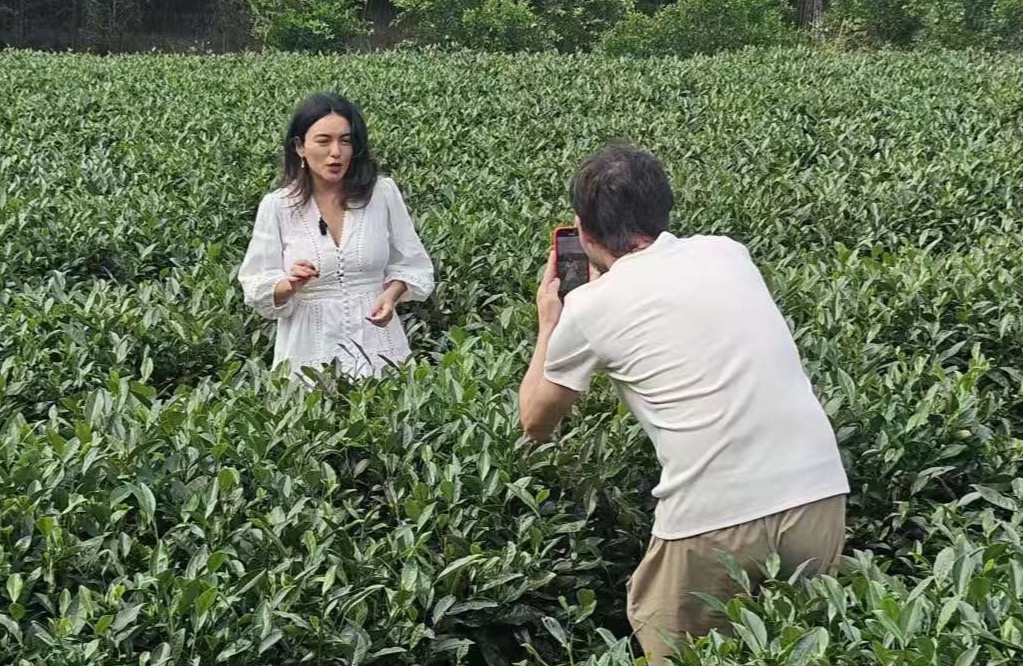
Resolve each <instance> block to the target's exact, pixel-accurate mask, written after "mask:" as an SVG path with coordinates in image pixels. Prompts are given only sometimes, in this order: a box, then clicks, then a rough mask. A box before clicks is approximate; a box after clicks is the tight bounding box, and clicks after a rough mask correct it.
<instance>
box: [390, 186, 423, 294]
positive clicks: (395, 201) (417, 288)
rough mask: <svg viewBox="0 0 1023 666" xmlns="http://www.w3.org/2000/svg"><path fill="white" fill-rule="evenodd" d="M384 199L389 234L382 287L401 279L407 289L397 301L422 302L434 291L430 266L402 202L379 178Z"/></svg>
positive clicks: (397, 191)
mask: <svg viewBox="0 0 1023 666" xmlns="http://www.w3.org/2000/svg"><path fill="white" fill-rule="evenodd" d="M381 180H382V181H383V185H384V188H383V189H384V196H385V197H386V199H387V224H388V229H389V231H390V247H391V250H390V259H389V260H388V262H387V269H386V270H385V271H384V284H387V283H388V282H392V281H394V280H401V281H402V282H404V283H405V284H406V285H407V286H408V289H407V290H406V291H405V293H404V294H402V296H401V298H400V299H399V302H404V301H425V300H426V299H427V298H428V297H429V296H430V294H431V293H433V288H434V276H433V263H432V262H431V261H430V257H429V255H428V254H427V253H426V248H424V247H423V243H422V241H420V240H419V236H418V235H417V234H416V230H415V228H414V227H413V226H412V219H411V217H409V213H408V209H407V208H406V207H405V201H404V199H403V198H402V196H401V192H400V191H399V190H398V186H397V185H396V184H395V182H394V181H393V180H392V179H390V178H382V179H381Z"/></svg>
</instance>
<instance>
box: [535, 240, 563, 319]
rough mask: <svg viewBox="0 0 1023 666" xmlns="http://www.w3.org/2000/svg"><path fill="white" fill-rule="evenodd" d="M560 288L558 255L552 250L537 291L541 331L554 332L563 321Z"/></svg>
mask: <svg viewBox="0 0 1023 666" xmlns="http://www.w3.org/2000/svg"><path fill="white" fill-rule="evenodd" d="M560 287H561V279H560V278H559V277H558V257H557V253H556V252H555V251H554V250H551V253H550V255H548V257H547V268H545V269H544V272H543V277H542V278H540V287H539V289H537V291H536V312H537V317H538V319H539V325H540V330H541V331H543V330H546V331H547V332H550V331H553V330H554V327H555V326H557V325H558V321H559V320H560V319H561V308H562V304H561V297H560V296H559V295H558V290H559V288H560Z"/></svg>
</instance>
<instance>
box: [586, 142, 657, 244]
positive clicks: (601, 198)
mask: <svg viewBox="0 0 1023 666" xmlns="http://www.w3.org/2000/svg"><path fill="white" fill-rule="evenodd" d="M569 193H570V197H571V199H572V209H573V210H574V211H575V214H576V215H578V216H579V223H580V224H581V225H582V228H583V229H584V230H585V231H586V233H587V234H589V235H590V236H592V237H593V240H595V241H596V242H597V243H600V244H601V245H602V246H604V247H605V248H607V250H608V251H609V252H610V253H611V254H613V255H614V256H616V257H621V256H623V255H626V254H628V253H629V252H631V251H632V250H633V249H635V247H636V240H637V239H650V240H653V239H656V238H657V237H658V236H659V235H660V234H661V232H663V231H667V229H668V223H669V219H670V218H669V215H670V213H671V209H672V208H673V207H674V205H675V197H674V195H673V194H672V191H671V181H669V180H668V175H667V174H666V173H665V172H664V168H663V167H662V166H661V163H660V162H659V161H658V160H657V158H656V157H654V156H653V155H651V154H650V153H648V152H645V151H643V150H640V149H639V148H636V147H634V146H633V145H631V144H629V143H626V142H613V143H611V144H609V145H608V146H607V147H605V148H604V149H603V150H601V151H600V152H598V153H596V154H594V155H591V156H590V157H588V158H587V159H586V161H585V162H583V163H582V165H581V166H580V167H579V169H578V170H577V171H576V173H575V175H574V176H573V177H572V184H571V185H570V187H569Z"/></svg>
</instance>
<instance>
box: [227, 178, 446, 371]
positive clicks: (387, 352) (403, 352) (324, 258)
mask: <svg viewBox="0 0 1023 666" xmlns="http://www.w3.org/2000/svg"><path fill="white" fill-rule="evenodd" d="M296 203H297V200H296V199H295V198H294V197H293V196H292V195H291V194H290V192H289V191H288V190H286V189H283V188H282V189H277V190H275V191H273V192H270V193H269V194H267V195H266V196H264V197H263V199H262V201H261V202H260V204H259V210H258V212H257V213H256V221H255V226H254V229H253V233H252V239H251V241H250V242H249V247H248V250H247V252H246V254H245V259H244V260H243V262H242V265H241V268H240V270H239V274H238V280H239V282H241V285H242V290H243V292H244V294H245V303H246V304H247V305H248V306H250V307H252V308H254V309H255V310H256V311H257V312H259V313H260V314H261V315H263V316H264V317H266V318H268V319H275V320H277V337H276V341H275V344H274V365H275V366H276V365H277V364H279V363H281V362H282V361H285V360H287V361H289V362H290V364H291V369H292V371H293V372H295V373H298V372H299V371H300V368H301V367H302V366H312V367H322V366H323V365H325V364H329V363H331V362H332V361H334V360H335V359H336V360H337V362H338V364H339V366H340V369H341V371H342V372H343V373H345V374H349V375H351V376H356V377H365V376H368V375H379V374H380V371H381V370H382V369H383V368H384V367H386V366H387V365H388V362H387V360H389V361H391V362H393V363H401V362H402V361H404V360H405V359H407V358H408V356H409V355H410V353H411V352H410V350H409V346H408V339H407V338H406V336H405V330H404V329H403V328H402V325H401V321H400V320H399V319H398V316H397V314H395V316H394V317H393V318H392V319H391V321H390V323H389V324H388V325H387V326H386V327H384V328H379V327H377V326H375V325H373V324H371V323H370V322H368V321H367V320H366V317H368V316H369V315H370V313H371V312H372V308H373V304H374V302H375V301H376V299H377V297H378V296H380V294H381V293H382V292H383V290H384V287H385V285H386V284H387V283H388V282H390V281H392V280H401V281H402V282H404V283H405V284H406V285H408V290H407V291H406V292H405V294H404V295H403V296H402V297H401V301H410V300H414V301H423V300H425V299H426V298H427V297H428V296H429V295H430V294H431V292H432V291H433V288H434V276H433V264H432V262H431V261H430V258H429V256H428V255H427V253H426V250H425V249H424V248H423V244H422V242H421V241H420V239H419V236H418V235H417V234H416V231H415V229H414V227H413V224H412V220H411V219H410V217H409V214H408V210H407V209H406V207H405V203H404V200H403V199H402V196H401V192H400V191H399V190H398V187H397V185H396V184H395V183H394V181H393V180H392V179H390V178H384V177H381V178H378V180H377V183H376V186H375V187H374V190H373V196H372V197H371V199H370V203H369V204H368V205H367V206H365V207H364V208H355V209H350V210H347V211H346V214H345V219H344V225H343V229H342V236H341V243H340V245H337V244H335V243H334V239H333V237H332V236H331V234H330V231H329V230H328V232H327V234H326V235H323V234H321V233H320V228H319V220H320V213H319V209H318V208H317V206H316V202H315V200H313V199H310V201H309V203H308V204H305V205H298V206H296V205H295V204H296ZM300 259H307V260H309V261H312V262H313V264H315V265H316V266H317V267H318V268H319V270H320V275H319V277H316V278H312V279H311V280H309V281H308V282H307V283H306V284H305V285H303V286H302V287H301V288H299V290H298V291H297V292H296V293H295V295H294V296H292V297H291V299H289V300H288V301H287V302H286V303H284V304H283V305H280V306H276V305H274V296H273V292H274V285H275V284H277V282H279V281H280V280H283V279H285V278H286V277H287V275H288V270H289V268H290V267H291V266H292V265H293V264H294V263H295V262H296V261H298V260H300ZM385 359H387V360H385Z"/></svg>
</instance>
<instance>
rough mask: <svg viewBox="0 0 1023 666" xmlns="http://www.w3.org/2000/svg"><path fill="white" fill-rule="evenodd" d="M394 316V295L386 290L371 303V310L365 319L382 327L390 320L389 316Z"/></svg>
mask: <svg viewBox="0 0 1023 666" xmlns="http://www.w3.org/2000/svg"><path fill="white" fill-rule="evenodd" d="M393 316H394V297H393V296H391V294H388V293H387V292H384V293H383V294H381V295H380V297H379V298H377V300H376V302H375V303H374V304H373V312H371V313H370V315H369V316H368V317H366V319H367V320H369V322H370V323H371V324H373V325H374V326H379V327H381V328H383V327H384V326H387V324H389V323H390V322H391V318H392V317H393Z"/></svg>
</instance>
